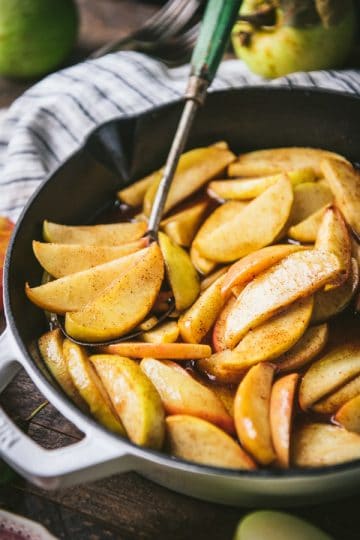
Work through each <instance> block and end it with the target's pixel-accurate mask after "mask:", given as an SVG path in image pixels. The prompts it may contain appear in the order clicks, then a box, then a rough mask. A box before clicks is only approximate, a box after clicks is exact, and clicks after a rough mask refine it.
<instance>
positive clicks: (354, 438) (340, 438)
mask: <svg viewBox="0 0 360 540" xmlns="http://www.w3.org/2000/svg"><path fill="white" fill-rule="evenodd" d="M293 441H294V449H293V463H294V465H296V466H298V467H324V466H326V465H336V464H337V463H344V462H345V461H351V460H353V459H359V458H360V436H359V435H358V434H356V433H350V432H349V431H346V429H343V428H341V427H337V426H331V425H329V424H317V423H315V424H304V425H302V426H300V427H299V428H298V429H296V431H295V433H294V436H293Z"/></svg>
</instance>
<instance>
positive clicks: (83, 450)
mask: <svg viewBox="0 0 360 540" xmlns="http://www.w3.org/2000/svg"><path fill="white" fill-rule="evenodd" d="M14 356H15V355H14V353H12V350H11V344H10V339H9V337H8V335H7V332H6V331H5V332H4V333H3V334H2V335H1V337H0V392H1V391H3V390H4V388H5V387H6V386H7V384H8V383H9V382H10V381H11V379H12V378H13V377H14V376H15V374H16V373H17V371H18V370H19V368H20V365H19V363H18V362H17V361H16V360H15V358H14ZM80 429H82V431H85V437H84V438H83V439H82V440H81V441H79V442H77V443H75V444H72V445H70V446H66V447H65V448H58V449H56V450H46V449H44V448H42V447H41V446H39V445H38V444H36V443H35V442H34V441H33V440H32V439H30V438H29V437H28V436H27V435H26V434H25V433H23V432H22V431H21V430H20V429H19V428H18V427H17V426H16V425H15V424H14V423H13V422H12V420H11V419H10V418H9V417H8V416H7V414H6V413H5V412H4V410H3V408H2V407H0V456H1V458H2V459H3V460H4V461H6V462H7V463H8V464H9V465H10V466H11V467H12V468H13V469H15V471H17V472H18V473H19V474H21V475H22V476H23V477H25V478H26V479H27V480H29V481H30V482H32V483H33V484H36V485H37V486H40V487H42V488H44V489H57V488H59V487H65V486H69V485H72V484H76V483H79V482H84V481H93V480H96V479H98V478H102V477H104V476H109V475H111V474H114V473H115V472H117V473H118V472H125V471H129V470H131V469H132V468H133V465H134V463H133V462H134V458H133V457H131V456H129V455H128V453H127V448H126V445H124V444H123V443H122V441H121V440H120V439H119V441H115V442H114V438H113V437H110V436H108V435H107V434H106V433H104V434H103V436H102V435H100V436H99V430H97V429H95V428H93V427H92V426H91V425H86V427H85V429H84V425H81V427H80Z"/></svg>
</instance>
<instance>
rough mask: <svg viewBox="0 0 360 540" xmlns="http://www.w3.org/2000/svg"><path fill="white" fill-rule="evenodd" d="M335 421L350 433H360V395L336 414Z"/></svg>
mask: <svg viewBox="0 0 360 540" xmlns="http://www.w3.org/2000/svg"><path fill="white" fill-rule="evenodd" d="M334 420H335V422H337V423H338V424H339V425H340V426H342V427H344V428H345V429H347V430H348V431H354V432H355V433H360V395H358V396H356V397H354V398H352V399H350V401H347V402H346V403H345V404H344V405H343V406H342V407H341V408H340V409H339V410H338V412H337V413H336V414H335V416H334Z"/></svg>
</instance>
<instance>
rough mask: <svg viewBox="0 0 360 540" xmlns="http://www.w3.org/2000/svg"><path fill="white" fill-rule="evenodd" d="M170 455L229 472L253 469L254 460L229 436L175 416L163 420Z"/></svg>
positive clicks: (198, 421) (206, 424) (197, 420)
mask: <svg viewBox="0 0 360 540" xmlns="http://www.w3.org/2000/svg"><path fill="white" fill-rule="evenodd" d="M166 427H167V440H168V446H169V451H170V453H171V454H172V455H173V456H175V457H178V458H181V459H185V460H187V461H193V462H195V463H201V464H203V465H212V466H214V467H223V468H229V469H245V470H248V469H250V470H251V469H256V465H255V463H254V462H253V460H252V459H251V458H250V457H249V456H248V455H247V454H246V453H245V452H244V450H242V448H241V447H240V445H239V444H238V443H236V442H235V441H234V439H232V438H231V437H229V435H227V434H226V433H224V431H222V430H221V429H219V428H217V427H216V426H214V425H213V424H210V423H209V422H206V421H205V420H202V419H200V418H196V417H193V416H188V415H183V414H178V415H174V416H168V417H167V419H166Z"/></svg>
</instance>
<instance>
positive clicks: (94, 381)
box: [63, 339, 126, 436]
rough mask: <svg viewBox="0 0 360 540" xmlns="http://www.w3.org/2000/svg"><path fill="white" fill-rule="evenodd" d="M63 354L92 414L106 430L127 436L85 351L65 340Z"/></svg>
mask: <svg viewBox="0 0 360 540" xmlns="http://www.w3.org/2000/svg"><path fill="white" fill-rule="evenodd" d="M63 353H64V357H65V361H66V363H67V366H68V370H69V373H70V375H71V378H72V380H73V383H74V385H75V387H76V389H77V391H78V392H79V394H80V395H81V397H82V398H83V400H84V401H85V402H86V403H87V405H88V406H89V409H90V412H91V414H92V415H93V416H94V417H95V418H96V420H98V421H99V422H100V424H102V425H103V426H105V427H106V428H108V429H109V430H110V431H114V432H115V433H119V434H120V435H123V436H126V432H125V429H124V426H123V425H122V423H121V421H120V419H119V418H118V416H117V414H116V412H115V410H114V408H113V405H112V403H111V401H110V398H109V396H108V394H107V393H106V390H105V388H104V386H103V384H102V382H101V381H100V379H99V377H98V375H97V373H96V371H95V370H94V368H93V366H92V364H91V362H90V360H89V357H88V356H87V354H86V352H85V349H84V348H83V347H80V346H79V345H77V344H76V343H73V342H72V341H70V340H69V339H65V341H64V345H63Z"/></svg>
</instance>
